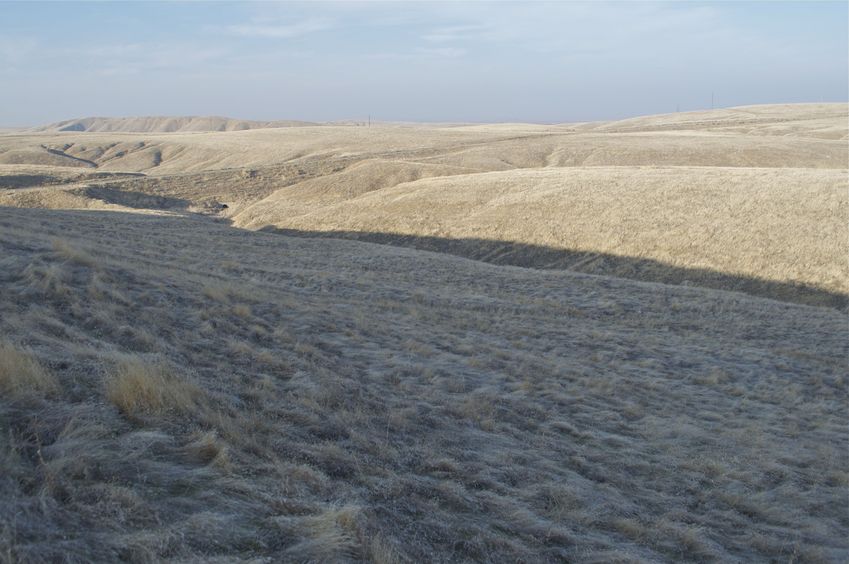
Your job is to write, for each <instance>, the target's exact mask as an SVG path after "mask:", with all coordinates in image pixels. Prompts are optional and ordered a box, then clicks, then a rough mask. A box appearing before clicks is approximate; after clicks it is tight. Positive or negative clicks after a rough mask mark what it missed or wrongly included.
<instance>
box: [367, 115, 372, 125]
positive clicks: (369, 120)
mask: <svg viewBox="0 0 849 564" xmlns="http://www.w3.org/2000/svg"><path fill="white" fill-rule="evenodd" d="M368 126H369V127H371V114H369V115H368Z"/></svg>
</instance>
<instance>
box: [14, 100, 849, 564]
mask: <svg viewBox="0 0 849 564" xmlns="http://www.w3.org/2000/svg"><path fill="white" fill-rule="evenodd" d="M154 125H155V124H154ZM98 127H99V126H98ZM104 127H107V128H109V127H111V126H110V125H109V124H106V125H104ZM134 127H135V126H134ZM845 131H846V106H845V105H804V106H770V107H758V108H738V109H733V110H722V111H717V112H707V113H692V114H680V115H675V116H654V117H651V118H640V119H637V120H626V121H623V122H618V123H606V124H576V125H570V126H530V125H521V124H501V125H489V126H386V127H375V128H371V129H367V128H354V127H336V126H333V127H299V128H291V129H286V130H271V129H263V130H254V131H238V132H228V133H203V134H193V135H188V134H183V133H174V134H153V133H151V134H148V133H145V134H130V133H63V134H61V135H56V134H53V133H28V134H8V135H5V134H4V135H0V162H29V163H30V164H14V165H0V288H2V292H0V343H2V344H0V431H2V432H0V560H2V561H16V562H17V561H21V562H56V561H65V562H81V561H85V562H114V561H140V562H156V561H185V562H198V561H219V562H225V561H226V562H232V561H271V562H289V561H294V562H356V561H367V562H368V561H370V562H425V561H439V562H449V561H463V562H466V561H483V562H486V561H517V562H554V561H582V562H584V561H585V562H609V561H624V562H658V561H674V562H679V561H694V562H707V561H720V562H751V561H778V562H783V561H804V562H817V561H821V562H844V561H847V559H849V543H847V540H846V534H845V533H846V529H847V521H846V503H845V500H846V488H847V484H849V454H847V453H849V433H847V416H846V405H847V401H849V396H847V379H846V358H847V356H848V355H849V349H847V347H849V319H847V314H846V312H845V311H842V310H841V309H840V308H839V307H831V308H824V307H810V306H808V305H800V304H799V303H792V302H793V301H796V302H804V301H805V299H808V298H811V296H813V297H816V294H810V295H805V294H800V293H798V292H797V293H795V294H794V293H793V292H792V291H791V290H792V288H794V287H796V285H797V284H800V283H801V282H805V283H807V284H810V285H816V286H817V288H819V290H817V291H820V292H822V295H826V294H827V295H829V296H832V297H834V296H838V297H840V296H843V298H841V299H844V301H845V295H844V294H842V292H844V291H845V280H846V276H845V274H846V264H845V245H846V240H847V236H846V222H845V216H846V214H847V204H846V193H845V192H846V190H845V189H846V162H847V146H846V143H845V135H846V133H845ZM42 144H44V145H46V146H47V147H51V148H53V149H54V152H47V151H45V150H44V149H43V148H42V147H41V145H42ZM27 159H29V160H27ZM39 159H47V160H50V161H51V162H62V163H65V164H69V163H77V165H79V167H78V168H75V169H71V168H61V169H59V168H56V167H49V166H41V165H37V164H32V163H33V162H37V161H38V160H39ZM86 162H88V163H89V164H86ZM91 165H97V167H96V168H95V167H94V166H91ZM228 167H233V168H228ZM110 169H111V170H113V171H133V170H136V171H137V170H143V171H145V173H146V176H143V177H142V176H138V177H124V176H115V175H114V174H113V175H112V176H109V177H97V176H95V175H97V174H100V173H101V172H102V171H103V170H110ZM529 169H533V170H529ZM647 197H648V199H647ZM221 204H227V205H228V207H227V208H224V207H222V206H221ZM35 208H52V209H35ZM66 208H68V209H66ZM69 208H79V209H76V210H71V209H69ZM130 212H132V213H130ZM333 214H336V216H335V217H334V215H333ZM233 223H237V224H239V225H250V227H252V228H258V227H261V226H263V225H265V224H267V223H268V224H274V225H280V226H286V225H288V226H297V228H298V229H300V230H301V231H302V232H301V233H300V234H301V235H304V234H306V235H315V233H314V232H312V231H311V230H312V229H316V228H322V229H327V228H333V229H340V228H342V229H347V230H352V232H349V233H345V234H343V235H345V236H350V237H358V236H364V235H369V233H368V232H373V233H371V234H370V235H372V236H379V237H382V239H378V240H380V241H382V242H388V243H394V244H397V245H409V244H415V245H424V246H428V245H431V246H432V248H434V249H435V250H439V251H443V253H442V254H439V253H429V252H421V251H418V250H414V249H409V248H401V247H400V246H388V245H374V244H370V243H364V242H357V241H348V240H344V239H322V238H318V237H287V236H284V235H281V234H279V233H265V232H259V231H252V230H247V229H243V228H239V227H238V226H236V225H233ZM303 231H306V233H304V232H303ZM399 234H402V235H399ZM403 234H406V235H403ZM424 235H428V236H432V238H431V239H428V238H427V237H425V236H424ZM461 238H465V239H461ZM487 239H493V241H487ZM464 240H465V241H467V242H468V241H472V243H473V244H472V245H471V246H466V247H464V246H463V245H464V244H465V243H463V241H464ZM517 241H525V243H519V242H517ZM573 247H575V249H573ZM570 249H573V250H570ZM573 251H574V252H573ZM451 253H455V254H467V255H469V256H474V257H475V258H479V259H483V261H489V262H493V263H498V262H506V263H511V262H512V263H514V264H516V263H519V264H525V265H526V266H536V267H552V268H561V269H562V268H572V269H575V270H583V271H585V272H596V273H613V274H616V275H617V276H619V278H617V277H608V276H587V275H585V274H580V273H575V272H569V271H565V270H545V269H531V268H511V267H504V266H498V265H495V264H487V263H486V262H482V261H470V260H466V259H464V258H458V257H456V256H451ZM570 253H571V254H570ZM614 259H615V260H614ZM522 261H525V262H524V263H523V262H522ZM627 277H632V278H637V279H639V280H642V281H633V280H628V279H627ZM744 279H745V280H749V283H748V285H747V284H738V282H739V280H744ZM646 280H649V281H651V280H665V281H669V282H674V283H676V284H681V285H679V286H672V285H667V284H657V283H651V282H649V283H647V282H645V281H646ZM707 286H713V287H714V288H719V289H711V288H709V287H707ZM723 288H724V289H732V290H742V291H743V292H749V293H755V294H760V295H765V296H770V297H774V298H779V299H780V300H784V301H776V300H770V299H761V298H757V297H753V296H751V295H747V294H746V293H741V292H740V291H724V290H723ZM817 288H814V289H815V290H816V289H817ZM822 295H820V297H822ZM803 298H804V299H803ZM837 301H838V302H839V299H838V300H837ZM811 303H818V304H819V305H832V306H834V305H835V303H836V302H828V303H825V302H816V301H813V302H811ZM11 343H14V345H12V344H11ZM18 343H25V344H26V347H22V346H19V345H18ZM59 382H61V385H59Z"/></svg>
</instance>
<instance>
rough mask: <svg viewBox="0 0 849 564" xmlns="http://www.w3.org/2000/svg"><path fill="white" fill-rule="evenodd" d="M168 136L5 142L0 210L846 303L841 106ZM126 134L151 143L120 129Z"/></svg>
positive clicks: (36, 137) (846, 186)
mask: <svg viewBox="0 0 849 564" xmlns="http://www.w3.org/2000/svg"><path fill="white" fill-rule="evenodd" d="M172 121H173V124H171V125H167V124H170V123H171V122H170V121H168V120H164V121H163V120H158V121H157V120H156V119H153V120H151V119H148V118H138V119H137V120H132V119H130V120H115V121H114V123H112V122H109V120H100V121H98V122H97V124H94V125H93V127H94V129H95V130H100V132H95V133H89V132H84V133H73V132H71V133H68V132H64V133H62V134H61V135H60V136H58V137H57V136H56V135H57V134H56V133H51V132H48V131H43V132H28V133H20V132H17V133H14V134H6V135H0V163H2V162H10V163H12V162H13V163H30V164H29V165H27V164H6V165H3V164H0V181H2V179H7V180H6V181H4V182H0V205H8V206H14V207H46V208H57V209H80V208H85V209H112V210H127V209H133V210H138V211H145V212H149V211H151V210H156V211H157V212H161V211H169V212H171V213H180V214H185V213H200V214H204V215H213V216H216V217H219V218H223V219H227V220H229V221H232V222H233V223H234V224H235V225H237V226H240V227H247V228H250V229H261V228H265V227H275V228H284V229H291V230H298V231H300V232H302V233H301V234H304V235H315V234H321V233H327V232H330V231H332V232H333V236H337V237H350V238H356V239H361V240H367V241H374V242H381V243H390V244H398V245H407V246H413V247H416V248H423V249H427V250H436V251H440V252H450V253H453V254H459V255H461V256H466V257H469V258H475V259H479V260H486V261H490V262H495V263H498V264H513V265H518V266H529V267H535V268H566V269H570V270H577V271H581V272H586V273H591V274H604V275H612V276H618V277H628V278H634V279H638V280H648V281H655V282H663V283H669V284H691V285H692V284H695V285H703V286H708V287H712V288H723V289H732V290H736V291H743V292H747V293H751V294H755V295H760V296H767V297H772V298H775V299H780V300H789V301H795V302H799V303H808V304H812V305H824V306H830V307H838V308H844V307H846V305H847V300H849V297H847V296H849V293H848V292H849V287H847V280H849V268H847V265H846V261H844V260H842V257H843V255H844V251H845V249H844V247H845V245H844V242H845V240H846V239H847V228H846V221H845V220H844V219H845V217H846V214H847V205H849V204H847V197H846V194H847V192H849V180H848V179H847V176H848V175H847V165H849V150H847V145H846V142H845V140H846V139H847V106H846V105H845V104H796V105H792V104H791V105H769V106H751V107H743V108H732V109H728V110H716V111H710V112H687V113H682V114H670V115H661V116H645V117H640V118H634V119H629V120H622V121H618V122H609V123H590V124H573V125H562V126H532V125H526V124H497V125H476V126H445V125H442V126H436V125H433V126H428V125H403V126H402V125H385V126H380V127H375V128H359V127H348V126H314V127H311V126H307V127H292V128H277V129H255V130H251V131H222V132H208V133H191V134H185V133H168V134H162V133H157V132H156V131H155V130H156V129H157V128H158V127H159V126H160V125H161V124H166V125H165V126H163V127H166V129H167V128H172V125H173V127H175V128H178V129H179V127H177V126H178V125H179V123H178V122H179V120H172ZM189 121H191V120H189ZM219 121H220V120H219ZM92 123H94V122H92ZM180 123H182V122H180ZM187 123H189V122H187ZM198 123H199V124H201V125H199V126H198V127H201V126H202V125H203V123H206V122H204V121H203V120H200V121H198ZM221 123H225V122H224V121H221ZM127 124H130V125H129V126H132V127H136V126H138V127H141V128H142V129H146V130H150V131H149V132H146V133H122V132H120V131H109V130H110V129H118V130H120V129H122V128H124V127H125V126H127ZM133 124H135V125H133ZM129 126H128V127H129ZM204 127H205V126H204ZM222 127H223V126H222ZM234 127H235V126H234ZM201 128H203V127H201ZM223 128H224V129H227V127H223ZM213 129H214V128H213ZM48 149H49V151H48ZM28 159H29V160H28ZM44 159H48V160H49V163H48V164H53V165H62V164H64V165H67V166H46V165H45V164H43V163H47V161H45V160H44ZM57 159H58V161H57ZM60 161H61V162H60ZM40 163H41V164H40ZM80 167H82V168H80ZM137 171H143V172H144V174H143V175H140V176H127V174H128V173H131V172H137ZM223 205H226V206H227V207H226V208H225V207H223ZM728 248H733V249H734V252H726V250H727V249H728Z"/></svg>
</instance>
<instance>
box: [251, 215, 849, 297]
mask: <svg viewBox="0 0 849 564" xmlns="http://www.w3.org/2000/svg"><path fill="white" fill-rule="evenodd" d="M261 231H265V232H271V233H278V234H281V235H287V236H290V237H329V238H337V239H353V240H357V241H365V242H368V243H378V244H382V245H395V246H401V247H410V248H414V249H420V250H427V251H435V252H440V253H447V254H451V255H456V256H461V257H465V258H470V259H474V260H480V261H484V262H489V263H492V264H501V265H511V266H520V267H524V268H536V269H549V270H550V269H557V270H570V271H573V272H582V273H586V274H598V275H604V276H615V277H619V278H629V279H632V280H641V281H648V282H660V283H663V284H674V285H682V286H699V287H706V288H714V289H719V290H730V291H734V292H743V293H746V294H750V295H753V296H760V297H765V298H771V299H774V300H781V301H785V302H793V303H799V304H805V305H813V306H821V307H830V308H835V309H839V310H844V311H845V310H846V309H848V308H849V296H847V295H845V294H840V293H837V292H830V291H828V290H823V289H820V288H816V287H814V286H810V285H807V284H799V283H785V282H775V281H771V280H763V279H760V278H753V277H747V276H739V275H734V274H726V273H722V272H717V271H714V270H709V269H703V268H685V267H677V266H671V265H669V264H665V263H662V262H659V261H656V260H651V259H645V258H637V257H625V256H616V255H611V254H605V253H595V252H585V251H574V250H564V249H555V248H551V247H545V246H541V245H528V244H524V243H513V242H509V241H497V240H490V239H448V238H443V237H423V236H415V235H393V234H386V233H368V232H358V231H300V230H297V229H279V228H274V227H270V226H269V227H264V228H263V229H261Z"/></svg>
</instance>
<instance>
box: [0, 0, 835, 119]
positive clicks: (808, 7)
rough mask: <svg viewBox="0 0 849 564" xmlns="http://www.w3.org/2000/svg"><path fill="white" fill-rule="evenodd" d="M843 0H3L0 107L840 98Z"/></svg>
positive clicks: (186, 110) (314, 107)
mask: <svg viewBox="0 0 849 564" xmlns="http://www.w3.org/2000/svg"><path fill="white" fill-rule="evenodd" d="M847 18H849V13H847V3H846V2H800V3H791V2H776V3H771V2H751V3H745V2H661V3H655V2H646V3H639V2H618V3H598V2H592V3H590V2H585V3H581V2H574V3H567V2H558V3H544V2H525V3H506V2H499V3H485V2H467V3H453V2H452V3H447V2H428V3H406V2H384V3H370V2H340V3H318V2H309V3H201V2H192V3H162V2H148V3H126V2H120V3H119V2H114V3H75V2H62V3H36V2H23V3H11V2H0V125H34V124H39V123H46V122H51V121H58V120H61V119H68V118H74V117H83V116H92V115H95V116H121V115H225V116H231V117H238V118H247V119H305V120H319V121H326V120H338V119H360V118H364V117H365V116H366V115H368V114H371V115H372V116H373V118H374V119H379V120H393V121H529V122H566V121H586V120H596V119H612V118H621V117H627V116H632V115H639V114H651V113H661V112H672V111H675V110H676V109H677V108H680V110H681V111H685V110H693V109H702V108H709V107H710V104H711V92H714V93H715V99H716V105H717V106H732V105H743V104H760V103H773V102H809V101H816V102H818V101H835V102H836V101H842V102H845V101H847V98H849V92H848V90H849V86H847V85H849V33H848V32H847V27H849V24H847Z"/></svg>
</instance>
